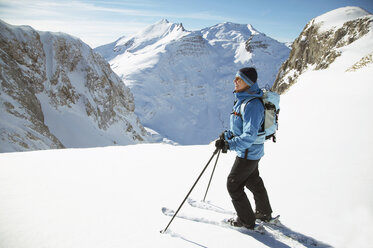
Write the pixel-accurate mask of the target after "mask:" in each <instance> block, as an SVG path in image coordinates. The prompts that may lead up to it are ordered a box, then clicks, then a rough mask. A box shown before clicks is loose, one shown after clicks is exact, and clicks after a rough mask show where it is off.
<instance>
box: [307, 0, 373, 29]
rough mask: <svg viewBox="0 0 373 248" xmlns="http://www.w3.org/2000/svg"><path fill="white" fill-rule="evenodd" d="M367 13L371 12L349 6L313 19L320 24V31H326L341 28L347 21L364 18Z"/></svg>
mask: <svg viewBox="0 0 373 248" xmlns="http://www.w3.org/2000/svg"><path fill="white" fill-rule="evenodd" d="M367 15H371V14H370V13H369V12H367V11H366V10H364V9H362V8H359V7H351V6H347V7H343V8H339V9H335V10H333V11H329V12H327V13H325V14H323V15H321V16H319V17H317V18H314V19H313V21H314V24H319V25H320V30H319V31H320V32H325V31H328V30H330V29H333V28H335V29H337V28H340V27H342V26H343V24H344V23H345V22H348V21H352V20H355V19H358V18H362V17H365V16H367Z"/></svg>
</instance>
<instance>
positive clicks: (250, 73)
mask: <svg viewBox="0 0 373 248" xmlns="http://www.w3.org/2000/svg"><path fill="white" fill-rule="evenodd" d="M239 72H241V73H243V74H244V75H245V76H246V77H248V78H249V79H250V80H251V81H253V82H254V83H256V80H257V79H258V74H257V73H256V70H255V68H254V67H245V68H242V69H240V70H239Z"/></svg>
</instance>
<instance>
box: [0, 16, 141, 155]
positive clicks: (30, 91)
mask: <svg viewBox="0 0 373 248" xmlns="http://www.w3.org/2000/svg"><path fill="white" fill-rule="evenodd" d="M0 87H1V88H0V111H1V112H0V114H1V119H0V152H9V151H24V150H36V149H50V148H64V147H94V146H102V145H114V144H133V143H137V142H143V141H145V140H147V133H146V131H145V130H144V128H143V127H142V125H141V124H140V122H139V120H138V119H137V117H136V115H135V114H134V108H135V106H134V99H133V96H132V93H131V92H130V90H129V89H128V88H127V87H125V86H124V84H123V82H122V81H121V79H120V78H119V77H118V76H116V74H115V73H114V72H113V71H112V70H111V69H110V66H109V64H108V63H107V62H106V61H105V60H104V59H103V58H101V56H100V55H98V54H97V53H95V52H93V50H92V49H91V48H90V47H89V46H88V45H86V44H85V43H83V42H82V41H81V40H79V39H77V38H74V37H71V36H69V35H66V34H62V33H50V32H38V31H36V30H34V29H32V28H31V27H28V26H12V25H9V24H6V23H5V22H2V21H0Z"/></svg>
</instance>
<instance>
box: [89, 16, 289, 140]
mask: <svg viewBox="0 0 373 248" xmlns="http://www.w3.org/2000/svg"><path fill="white" fill-rule="evenodd" d="M95 51H96V52H98V53H100V54H101V55H102V56H103V57H104V58H105V59H106V60H107V61H108V62H109V63H110V65H111V68H112V69H113V70H114V71H115V72H116V73H117V74H118V75H119V76H120V77H121V79H122V80H123V81H124V83H125V84H126V85H127V86H128V87H129V88H130V89H131V91H132V93H133V94H134V97H135V105H136V109H135V113H136V114H137V115H138V116H139V118H140V120H141V122H142V123H143V124H144V125H145V126H146V127H148V128H150V129H153V130H155V131H156V132H158V133H159V134H160V135H161V137H164V138H166V139H169V140H173V141H175V142H177V143H180V144H183V145H187V144H206V143H209V142H211V141H212V140H213V139H214V138H216V137H217V136H218V135H219V133H220V132H222V131H223V130H224V129H226V128H228V126H229V113H230V111H231V107H232V105H233V94H232V91H233V79H234V76H235V74H236V71H237V70H239V69H240V68H242V67H247V66H253V67H256V68H257V70H258V74H259V78H258V83H259V85H260V86H261V87H265V86H267V87H269V88H270V87H271V86H272V85H273V83H274V80H275V78H276V74H277V72H278V70H279V68H280V66H281V64H282V63H283V62H284V61H285V60H286V59H287V58H288V56H289V53H290V49H289V48H288V47H287V46H286V45H285V44H283V43H280V42H278V41H276V40H274V39H272V38H270V37H268V36H266V35H265V34H263V33H261V32H259V31H257V30H256V29H254V28H253V27H252V26H251V25H247V24H235V23H229V22H226V23H221V24H217V25H214V26H212V27H209V28H205V29H202V30H198V31H187V30H186V29H185V28H184V27H183V25H182V24H176V23H170V22H169V21H167V20H161V21H159V22H157V23H155V24H154V25H150V26H149V27H147V28H145V29H144V30H141V31H139V32H138V33H137V34H135V35H133V36H129V37H121V38H119V39H118V40H116V41H115V42H113V43H110V44H107V45H104V46H100V47H98V48H96V49H95Z"/></svg>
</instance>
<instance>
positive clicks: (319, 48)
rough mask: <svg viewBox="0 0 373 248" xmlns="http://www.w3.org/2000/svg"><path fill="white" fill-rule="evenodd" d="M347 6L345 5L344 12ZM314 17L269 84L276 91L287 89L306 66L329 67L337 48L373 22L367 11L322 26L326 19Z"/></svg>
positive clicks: (348, 41)
mask: <svg viewBox="0 0 373 248" xmlns="http://www.w3.org/2000/svg"><path fill="white" fill-rule="evenodd" d="M342 10H343V9H342ZM348 10H349V9H348V8H346V11H345V13H346V15H348V13H349V12H348ZM338 11H341V10H338ZM316 20H317V19H316V18H315V19H313V20H311V21H310V22H309V23H308V24H307V25H306V27H305V28H304V29H303V31H302V33H301V34H300V35H299V37H298V38H297V39H296V40H295V41H294V43H293V45H292V50H291V52H290V55H289V58H288V59H287V60H286V61H285V63H284V64H283V65H282V66H281V68H280V70H279V72H278V74H277V77H276V80H275V83H274V85H273V87H272V89H273V90H275V91H277V92H278V93H280V94H282V93H284V92H286V91H287V90H288V89H289V88H290V87H291V85H293V84H294V83H296V81H297V78H298V76H299V75H300V74H302V73H303V72H304V71H305V70H307V69H309V68H313V69H314V70H323V69H326V68H328V67H329V66H330V64H332V63H333V62H334V61H335V60H336V58H338V57H339V56H340V55H341V53H342V52H341V50H340V48H342V47H345V46H348V45H350V44H351V43H353V42H355V41H356V40H358V39H360V38H361V37H363V36H364V35H366V34H367V33H368V32H369V31H370V26H371V24H372V22H373V18H372V15H366V16H362V17H359V18H356V19H353V20H349V21H346V22H344V23H343V24H342V25H340V26H334V27H331V28H329V29H327V30H325V27H324V25H325V22H324V21H318V22H317V21H316Z"/></svg>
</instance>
